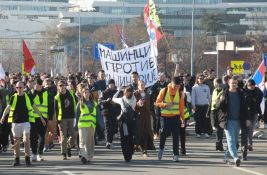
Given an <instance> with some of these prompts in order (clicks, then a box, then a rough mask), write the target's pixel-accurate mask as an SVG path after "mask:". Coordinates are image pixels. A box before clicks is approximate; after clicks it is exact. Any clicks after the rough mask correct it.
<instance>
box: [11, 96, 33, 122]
mask: <svg viewBox="0 0 267 175" xmlns="http://www.w3.org/2000/svg"><path fill="white" fill-rule="evenodd" d="M24 97H25V100H26V106H27V109H28V115H29V122H31V123H34V122H35V118H34V116H33V108H32V105H31V101H30V98H29V96H28V95H27V94H26V93H25V94H24ZM17 101H18V94H17V93H15V94H14V99H13V102H12V105H11V107H10V112H9V116H8V123H12V122H13V115H14V111H15V109H16V105H17Z"/></svg>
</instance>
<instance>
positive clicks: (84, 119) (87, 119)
mask: <svg viewBox="0 0 267 175" xmlns="http://www.w3.org/2000/svg"><path fill="white" fill-rule="evenodd" d="M96 107H97V103H96V102H94V106H93V111H92V112H91V113H90V111H89V109H88V107H87V105H86V104H85V105H84V106H83V107H82V106H81V105H80V111H81V114H80V117H79V121H78V128H89V127H93V128H94V129H95V128H96Z"/></svg>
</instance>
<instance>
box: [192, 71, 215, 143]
mask: <svg viewBox="0 0 267 175" xmlns="http://www.w3.org/2000/svg"><path fill="white" fill-rule="evenodd" d="M203 82H204V75H203V74H199V75H197V82H196V84H195V85H194V86H193V88H192V94H191V103H192V111H193V112H194V113H195V114H194V117H195V121H196V125H195V132H196V137H197V138H200V135H201V134H204V135H205V137H206V138H209V136H210V134H211V133H212V128H211V123H210V119H209V118H207V117H206V114H207V112H208V107H209V102H210V89H209V87H208V86H207V85H205V84H204V83H203Z"/></svg>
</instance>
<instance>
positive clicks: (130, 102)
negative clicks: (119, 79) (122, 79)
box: [112, 87, 137, 162]
mask: <svg viewBox="0 0 267 175" xmlns="http://www.w3.org/2000/svg"><path fill="white" fill-rule="evenodd" d="M120 91H121V89H119V90H118V91H117V92H116V93H115V94H114V96H113V98H112V101H113V102H115V103H118V104H119V105H120V106H121V114H120V115H119V116H118V118H117V119H118V121H119V131H120V137H121V148H122V153H123V157H124V160H125V161H126V162H130V161H131V160H132V155H133V153H134V134H135V129H136V117H137V113H136V112H135V107H136V105H137V102H136V98H135V97H134V94H133V89H132V88H131V87H126V88H125V89H124V92H123V97H118V95H119V94H120Z"/></svg>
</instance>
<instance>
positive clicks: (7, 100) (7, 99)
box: [5, 94, 10, 104]
mask: <svg viewBox="0 0 267 175" xmlns="http://www.w3.org/2000/svg"><path fill="white" fill-rule="evenodd" d="M5 99H6V104H8V103H9V100H10V99H9V95H8V94H7V95H6V97H5Z"/></svg>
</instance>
